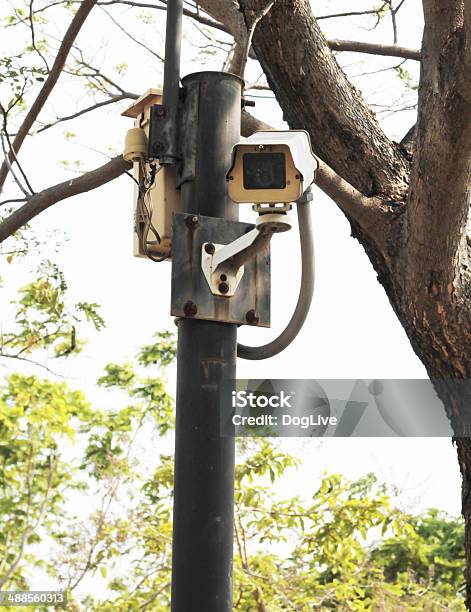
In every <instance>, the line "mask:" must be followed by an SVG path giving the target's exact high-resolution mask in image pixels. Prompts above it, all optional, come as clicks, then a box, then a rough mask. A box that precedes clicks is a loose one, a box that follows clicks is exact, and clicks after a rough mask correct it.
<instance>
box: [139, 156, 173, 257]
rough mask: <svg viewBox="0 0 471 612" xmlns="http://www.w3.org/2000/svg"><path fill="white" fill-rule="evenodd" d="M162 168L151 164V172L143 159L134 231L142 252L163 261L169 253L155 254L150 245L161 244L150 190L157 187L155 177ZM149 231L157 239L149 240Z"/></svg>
mask: <svg viewBox="0 0 471 612" xmlns="http://www.w3.org/2000/svg"><path fill="white" fill-rule="evenodd" d="M161 169H162V166H156V165H155V164H150V172H147V167H146V163H145V162H144V160H141V170H142V179H141V181H140V182H139V183H138V187H139V193H138V198H137V204H136V217H135V221H134V231H135V232H136V233H137V235H138V237H139V242H140V246H141V249H142V252H143V253H144V254H145V256H146V257H148V258H149V259H150V260H151V261H155V262H161V261H164V260H165V259H167V257H168V253H165V254H164V255H161V256H159V257H157V256H155V255H153V254H152V253H151V252H150V250H149V247H150V246H151V245H155V244H160V243H161V238H160V234H159V232H158V231H157V229H156V228H155V226H154V224H153V223H152V201H151V198H150V191H151V189H152V188H153V187H155V178H156V176H157V174H158V172H160V170H161ZM149 233H152V234H153V236H154V237H155V240H149Z"/></svg>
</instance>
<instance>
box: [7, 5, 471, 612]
mask: <svg viewBox="0 0 471 612" xmlns="http://www.w3.org/2000/svg"><path fill="white" fill-rule="evenodd" d="M116 3H121V4H125V5H131V6H141V7H143V6H146V7H148V6H149V5H148V4H146V3H142V2H134V1H133V0H126V1H125V0H104V1H102V2H97V1H96V0H83V1H82V2H79V3H78V4H79V8H78V10H77V12H75V13H74V15H73V17H72V19H71V21H70V25H69V28H68V29H67V31H66V33H65V36H64V37H63V39H62V41H61V43H60V46H59V49H58V51H57V53H55V54H54V61H53V63H52V65H51V66H50V67H49V62H48V61H47V58H46V55H50V49H49V48H48V47H47V44H46V43H44V42H42V43H41V44H40V43H39V42H38V40H37V38H36V36H35V33H36V28H37V27H38V25H39V21H40V19H41V18H44V15H45V14H47V11H48V10H50V7H49V8H48V6H49V5H46V4H43V5H41V6H40V7H38V8H36V7H35V6H33V2H32V1H31V0H30V1H28V2H26V3H25V4H24V6H23V7H22V8H18V7H17V8H16V9H15V12H14V14H13V15H12V16H11V23H12V25H15V24H26V25H27V26H28V27H29V29H30V31H31V49H30V52H32V53H34V54H35V56H37V57H39V58H41V57H42V64H43V65H42V67H41V68H40V69H38V68H37V67H31V66H28V64H27V62H23V63H22V62H21V58H16V60H17V61H16V63H12V62H11V58H10V62H9V61H8V60H7V61H6V62H5V61H4V62H3V63H2V80H7V81H8V82H11V83H12V84H13V85H14V87H13V89H14V95H13V97H12V98H11V100H10V102H9V103H8V104H6V105H5V104H4V105H3V106H2V114H3V119H4V126H3V127H4V129H3V144H4V147H5V151H6V152H7V155H6V159H5V161H4V162H3V165H2V167H1V169H0V189H1V188H2V187H4V185H5V180H6V177H7V176H8V175H9V174H10V176H14V177H15V183H16V185H17V187H18V189H20V193H19V194H18V195H15V196H14V197H13V196H12V197H10V196H9V197H8V198H6V201H5V202H4V203H3V207H4V208H3V210H4V211H6V212H5V214H4V215H3V219H2V221H1V223H0V241H4V240H6V239H7V238H9V237H11V236H13V235H18V232H20V235H21V228H23V227H24V225H25V224H27V223H28V222H29V221H31V219H33V218H34V217H35V216H36V215H38V214H40V213H41V212H42V211H43V210H45V209H46V208H48V207H50V206H52V205H53V204H55V203H57V202H59V201H62V200H64V199H66V198H68V197H71V196H73V195H75V194H77V193H81V192H84V191H87V190H90V189H94V188H97V187H99V186H101V185H103V184H104V183H106V182H107V181H109V180H112V179H114V178H116V177H117V176H119V175H120V174H122V173H123V172H125V171H127V170H128V169H129V166H128V165H127V164H126V163H125V162H124V161H123V160H122V159H121V157H120V156H117V157H116V158H114V159H112V160H110V161H109V162H108V163H106V164H105V165H104V166H102V167H101V168H98V169H97V170H95V171H93V172H89V173H85V174H83V175H81V176H79V177H78V178H76V179H73V180H69V181H65V182H63V183H60V184H58V185H56V186H53V187H49V188H47V189H44V190H42V191H40V192H38V193H33V191H32V189H31V187H30V186H29V185H28V180H27V173H26V172H24V169H23V168H22V167H21V163H20V162H19V156H20V150H21V147H22V145H23V143H24V141H25V138H26V136H27V134H28V133H30V131H31V129H32V127H33V125H34V124H35V122H36V121H37V120H38V116H39V113H40V112H41V109H42V108H43V106H44V104H45V102H46V100H47V99H48V97H49V95H50V93H51V92H52V91H53V89H54V87H55V86H56V84H57V81H58V78H59V76H60V75H61V73H62V71H63V70H64V69H65V66H66V61H67V58H68V56H69V53H70V52H71V49H72V48H73V46H74V45H75V42H76V36H77V34H78V32H79V31H80V29H81V27H82V26H83V24H84V23H85V21H86V19H87V18H88V16H89V14H90V12H91V11H92V9H93V8H94V6H95V5H100V6H101V7H102V8H103V6H104V5H111V4H116ZM57 4H58V3H56V2H53V3H51V6H53V5H54V6H55V5H57ZM59 4H64V5H65V6H67V7H72V8H73V7H74V6H75V5H76V4H77V3H76V2H70V1H67V2H66V1H64V2H63V3H61V2H59ZM422 4H423V11H424V18H425V28H424V34H423V45H422V49H421V50H420V51H418V50H410V49H404V48H402V47H398V46H397V45H393V46H392V48H391V46H384V45H364V44H362V43H361V42H357V41H339V40H335V41H328V40H326V39H325V37H324V36H323V34H322V31H321V29H320V27H319V23H321V19H320V18H321V17H322V16H318V18H317V19H316V18H315V17H314V15H313V14H312V11H311V7H310V5H309V2H308V0H296V1H295V2H292V3H287V2H284V1H281V0H278V1H277V2H274V3H273V4H269V5H267V3H266V1H265V0H241V1H240V6H237V4H235V3H232V2H229V1H228V0H227V1H223V0H200V2H198V6H199V8H201V9H203V11H205V14H203V13H201V11H200V10H199V9H198V10H197V9H196V8H195V9H194V10H193V9H191V10H190V8H188V9H186V14H189V15H190V17H191V18H192V19H193V20H195V21H199V23H202V24H204V25H205V26H209V27H211V28H214V29H215V30H216V31H223V32H229V33H230V34H231V35H232V36H233V39H234V44H233V46H232V49H231V53H230V54H229V56H228V60H227V62H226V67H227V68H228V69H231V70H233V71H238V70H239V69H240V67H241V62H242V58H243V55H244V50H245V49H246V48H247V46H248V45H249V44H250V43H252V45H251V46H252V53H253V54H254V56H256V58H257V59H258V60H259V62H260V64H261V66H262V68H263V71H264V73H265V75H266V78H267V86H268V87H269V88H270V89H271V90H272V91H273V92H274V93H275V95H276V99H277V101H278V103H279V105H280V107H281V109H282V111H283V113H284V116H285V118H286V120H287V121H288V123H289V125H290V127H292V128H303V129H307V130H308V131H309V133H310V134H311V138H312V141H313V143H314V147H315V153H316V154H317V155H318V156H319V158H320V159H321V166H320V169H319V172H318V177H317V182H318V185H319V186H320V187H321V188H322V189H323V190H324V191H325V192H326V193H327V194H328V195H329V196H330V197H331V198H332V199H333V200H334V201H335V202H336V203H337V204H338V206H339V207H340V208H341V209H342V211H343V212H344V213H345V215H346V216H347V218H348V220H349V221H350V224H351V227H352V235H353V236H354V237H356V238H357V239H358V240H359V241H360V242H361V244H362V245H363V247H364V249H365V251H366V253H367V255H368V257H369V258H370V260H371V263H372V265H373V266H374V268H375V270H376V272H377V274H378V281H379V282H380V283H381V284H382V286H383V287H384V289H385V291H386V293H387V296H388V298H389V300H390V302H391V305H392V307H393V309H394V311H395V313H396V314H397V317H398V319H399V320H400V322H401V324H402V325H403V327H404V329H405V331H406V333H407V335H408V337H409V340H410V342H411V345H412V347H413V349H414V351H415V352H416V353H417V355H418V356H419V358H420V359H421V361H422V362H423V363H424V365H425V367H426V369H427V372H428V374H429V376H430V378H431V380H432V381H433V383H434V385H435V387H436V389H437V392H438V394H439V396H440V398H441V399H442V401H443V403H444V406H445V409H446V411H447V414H448V416H449V417H450V419H451V420H452V422H453V423H456V422H458V421H459V419H460V417H462V416H463V415H465V414H467V411H468V407H469V405H470V400H471V389H470V387H469V384H466V382H467V381H469V378H470V377H471V348H470V347H471V343H470V341H469V340H470V329H471V317H470V314H471V261H470V254H471V251H470V249H471V244H470V241H469V238H468V237H467V234H466V223H467V219H468V214H469V196H470V180H469V177H470V159H471V138H470V133H469V132H470V127H469V126H470V125H471V122H470V113H471V81H470V80H469V73H470V64H471V44H470V40H471V29H470V28H471V6H470V3H469V2H468V1H467V0H435V1H432V0H423V2H422ZM402 5H403V2H397V3H396V4H394V3H393V1H392V0H386V1H385V2H383V3H382V5H381V6H380V7H373V8H372V9H371V10H370V11H369V12H370V13H371V14H373V15H376V16H377V17H378V18H381V17H384V16H385V15H386V14H388V15H390V16H391V19H392V23H393V26H394V42H396V21H395V18H396V15H397V11H398V10H399V9H400V7H401V6H402ZM151 8H157V10H158V9H165V3H164V2H163V1H162V2H160V1H159V4H158V5H157V6H155V5H151ZM359 12H361V11H359ZM367 12H368V11H367ZM252 35H253V38H252ZM333 49H335V50H342V49H347V50H348V49H350V50H355V51H363V52H367V53H379V54H390V55H393V56H399V57H409V58H414V59H420V62H421V77H420V84H419V88H418V108H417V122H416V125H415V127H414V128H413V129H411V130H410V132H409V134H408V135H407V137H406V138H405V139H404V140H403V142H401V143H399V144H398V143H394V142H392V141H391V140H389V139H388V138H387V136H386V135H385V133H384V131H383V129H382V128H381V126H380V124H379V122H378V121H377V119H376V118H375V116H374V114H373V113H372V112H371V110H370V109H369V108H368V106H367V104H366V102H365V101H364V100H363V98H362V96H361V95H360V93H359V92H358V90H357V89H356V88H354V87H353V86H352V85H351V83H350V82H349V80H348V79H347V77H346V75H345V73H344V71H342V70H341V69H340V67H339V64H338V62H337V61H336V58H335V56H334V55H333V53H332V50H333ZM17 64H18V65H19V66H20V67H19V68H18V66H17ZM68 69H69V70H70V67H69V68H68ZM74 71H75V74H76V75H77V76H79V77H81V78H85V79H88V80H89V81H91V82H94V83H95V87H98V88H101V91H104V92H106V94H107V97H106V99H105V100H102V101H100V102H97V103H95V104H93V105H91V106H90V107H87V108H85V109H83V111H80V112H91V111H92V110H93V109H95V108H97V107H98V106H99V105H101V106H103V105H108V104H111V103H114V102H116V101H119V100H123V99H125V98H131V97H135V95H134V94H132V93H130V92H126V91H125V90H124V89H122V88H121V87H120V86H119V84H117V83H115V81H114V80H113V79H110V78H109V77H107V76H106V75H103V74H101V73H100V71H99V70H98V69H96V68H94V67H93V66H92V65H91V64H90V62H87V61H86V60H85V59H83V58H82V59H79V61H78V62H77V63H76V64H75V65H74ZM38 83H39V84H41V83H42V85H40V87H39V91H37V84H38ZM32 84H36V89H35V88H33V89H32V90H29V88H30V87H31V86H32ZM28 91H31V95H32V93H34V94H35V97H33V99H32V100H31V99H30V97H31V96H30V97H28ZM26 100H28V101H27V102H26ZM21 105H23V107H24V110H23V112H22V113H20V114H19V115H18V117H20V120H19V121H18V126H17V128H16V134H15V136H14V138H10V133H9V122H10V117H11V116H12V113H14V112H15V111H16V110H18V109H20V110H21ZM58 119H59V120H62V119H64V118H58ZM260 126H263V124H261V122H259V121H257V120H255V119H254V118H253V117H251V116H250V115H248V114H247V113H245V112H244V113H243V131H244V133H245V134H248V133H250V132H251V131H253V130H254V129H257V128H259V127H260ZM45 127H46V126H43V128H45ZM11 200H14V201H13V202H12V201H11ZM7 204H13V208H12V209H10V210H9V211H7V210H6V208H5V206H6V205H7ZM15 233H16V234H15ZM459 382H462V383H464V384H458V383H459ZM455 443H456V446H457V451H458V459H459V464H460V469H461V473H462V477H463V490H462V499H463V506H462V511H463V516H464V519H465V525H466V529H465V549H466V553H467V559H468V574H467V578H468V579H467V584H468V587H467V601H468V607H471V441H470V439H469V438H465V437H457V438H456V439H455Z"/></svg>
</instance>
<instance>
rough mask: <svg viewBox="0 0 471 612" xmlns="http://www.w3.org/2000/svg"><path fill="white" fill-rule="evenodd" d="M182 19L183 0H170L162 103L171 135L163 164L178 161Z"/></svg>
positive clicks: (161, 159) (161, 162) (160, 160)
mask: <svg viewBox="0 0 471 612" xmlns="http://www.w3.org/2000/svg"><path fill="white" fill-rule="evenodd" d="M182 20H183V0H168V2H167V23H166V32H165V64H164V91H163V99H162V104H163V106H164V108H165V113H166V124H167V129H168V133H169V135H168V138H167V140H166V144H167V147H166V150H165V152H164V154H163V155H161V157H160V159H159V162H160V164H161V165H162V166H168V165H174V164H175V163H176V161H177V138H178V130H177V122H178V98H179V89H180V56H181V39H182Z"/></svg>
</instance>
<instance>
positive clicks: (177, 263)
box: [171, 213, 270, 327]
mask: <svg viewBox="0 0 471 612" xmlns="http://www.w3.org/2000/svg"><path fill="white" fill-rule="evenodd" d="M195 221H196V222H195ZM254 227H255V226H254V225H253V224H251V223H242V222H240V221H227V220H226V219H219V218H217V217H204V216H202V215H199V216H196V215H191V214H186V213H176V214H175V215H174V217H173V239H172V306H171V314H172V315H173V316H175V317H186V318H188V317H192V318H194V319H204V320H206V321H219V322H222V323H237V324H238V325H247V324H249V325H258V326H259V327H270V245H267V246H266V247H265V248H264V249H263V250H262V251H261V252H260V253H259V254H258V255H257V256H256V257H254V258H253V259H251V260H250V261H249V262H247V263H245V264H244V274H243V276H242V278H241V280H240V284H239V286H238V288H237V290H236V292H235V294H234V295H233V296H232V297H227V296H222V295H221V296H217V295H213V294H212V293H211V291H210V289H209V285H208V282H207V280H206V278H205V276H204V273H203V270H202V269H201V250H202V245H203V244H204V243H205V242H213V243H216V244H229V243H230V242H232V241H233V240H235V239H236V238H239V237H240V236H243V235H244V234H246V233H247V232H249V231H250V230H252V229H253V228H254Z"/></svg>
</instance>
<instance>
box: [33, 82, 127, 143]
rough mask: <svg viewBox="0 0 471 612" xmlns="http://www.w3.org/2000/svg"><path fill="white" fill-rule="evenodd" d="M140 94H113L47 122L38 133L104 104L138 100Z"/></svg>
mask: <svg viewBox="0 0 471 612" xmlns="http://www.w3.org/2000/svg"><path fill="white" fill-rule="evenodd" d="M138 97H139V96H138V95H137V94H133V93H131V92H125V93H122V94H118V95H116V96H111V97H110V98H109V99H108V100H103V101H102V102H97V103H96V104H92V105H91V106H87V107H86V108H82V110H79V111H77V112H76V113H72V114H71V115H66V116H65V117H58V118H57V119H56V120H55V121H52V122H51V123H46V124H45V125H43V126H41V127H40V128H39V129H38V130H37V131H36V134H40V133H41V132H45V131H46V130H48V129H50V128H52V127H54V126H55V125H57V124H58V123H62V122H64V121H71V120H72V119H76V118H77V117H81V116H82V115H85V114H86V113H90V112H92V111H94V110H97V109H98V108H103V107H104V106H109V105H110V104H115V103H116V102H120V101H121V100H137V98H138Z"/></svg>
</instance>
